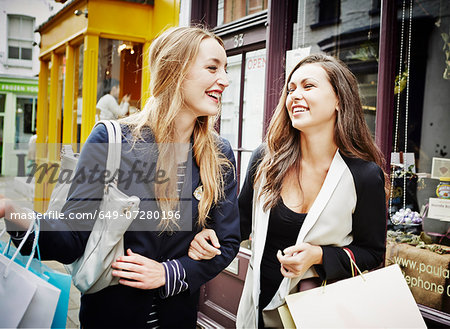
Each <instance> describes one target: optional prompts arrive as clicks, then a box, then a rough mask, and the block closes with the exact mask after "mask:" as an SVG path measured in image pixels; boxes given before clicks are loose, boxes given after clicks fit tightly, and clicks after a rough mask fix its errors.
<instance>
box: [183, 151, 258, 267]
mask: <svg viewBox="0 0 450 329" xmlns="http://www.w3.org/2000/svg"><path fill="white" fill-rule="evenodd" d="M263 150H264V145H260V146H259V147H258V148H257V149H256V150H255V151H253V153H252V156H251V158H250V161H249V165H248V167H247V174H246V176H245V181H244V184H243V186H242V189H241V192H240V193H239V199H238V204H239V216H240V229H241V241H243V240H246V239H248V238H249V236H250V233H251V230H252V203H253V185H254V180H255V175H256V170H257V168H258V165H259V163H260V162H261V160H262V155H263ZM188 255H189V257H191V258H192V259H194V260H201V259H203V260H207V259H211V258H214V257H215V256H216V255H220V243H219V241H218V239H217V235H216V234H215V231H214V230H212V229H203V230H202V231H201V232H199V233H198V234H197V235H196V236H195V237H194V240H192V242H191V245H190V247H189V253H188Z"/></svg>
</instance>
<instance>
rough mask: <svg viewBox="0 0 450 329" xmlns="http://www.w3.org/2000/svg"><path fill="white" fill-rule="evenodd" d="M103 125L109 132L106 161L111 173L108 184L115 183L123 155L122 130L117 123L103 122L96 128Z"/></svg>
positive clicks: (108, 171) (107, 179)
mask: <svg viewBox="0 0 450 329" xmlns="http://www.w3.org/2000/svg"><path fill="white" fill-rule="evenodd" d="M99 124H103V125H104V126H105V127H106V130H107V131H108V157H107V159H106V170H107V173H109V175H108V177H106V182H107V183H111V182H115V180H116V179H117V177H116V176H117V175H118V170H119V168H120V159H121V155H122V129H121V128H120V124H119V123H118V122H117V121H113V120H101V121H98V122H97V123H96V124H95V126H94V127H96V126H97V125H99Z"/></svg>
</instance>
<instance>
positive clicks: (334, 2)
mask: <svg viewBox="0 0 450 329" xmlns="http://www.w3.org/2000/svg"><path fill="white" fill-rule="evenodd" d="M305 1H306V0H305ZM317 10H318V15H317V16H316V17H317V22H316V23H314V24H312V25H311V28H312V29H314V28H317V27H321V26H326V25H332V24H336V23H339V22H340V17H341V1H340V0H320V1H319V4H318V8H317Z"/></svg>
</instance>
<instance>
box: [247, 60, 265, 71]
mask: <svg viewBox="0 0 450 329" xmlns="http://www.w3.org/2000/svg"><path fill="white" fill-rule="evenodd" d="M265 67H266V58H265V57H258V58H250V59H249V60H248V62H247V69H248V70H257V69H263V68H265Z"/></svg>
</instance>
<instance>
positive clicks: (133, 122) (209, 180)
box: [122, 27, 232, 231]
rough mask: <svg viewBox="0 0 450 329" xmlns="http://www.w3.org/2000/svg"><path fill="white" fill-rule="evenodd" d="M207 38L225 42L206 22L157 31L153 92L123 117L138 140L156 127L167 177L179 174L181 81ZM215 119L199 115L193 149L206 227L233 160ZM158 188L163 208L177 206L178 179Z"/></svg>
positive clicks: (167, 224) (165, 225)
mask: <svg viewBox="0 0 450 329" xmlns="http://www.w3.org/2000/svg"><path fill="white" fill-rule="evenodd" d="M207 38H212V39H214V40H216V41H217V42H218V43H219V44H220V45H221V46H222V47H223V46H224V45H223V41H222V40H221V39H220V38H219V37H218V36H216V35H215V34H213V33H211V32H209V31H207V30H206V29H204V28H201V27H175V28H170V29H168V30H167V31H165V32H163V33H162V34H161V35H160V36H158V37H157V38H156V39H155V40H154V41H153V42H152V44H151V46H150V50H149V62H150V78H151V81H150V87H149V93H150V95H152V96H151V97H150V99H149V101H148V102H147V104H146V105H145V107H144V109H143V110H142V111H141V112H139V113H138V114H136V115H133V116H130V117H128V118H126V119H124V120H122V122H124V123H126V124H128V125H130V126H131V127H132V134H133V136H134V139H135V141H137V140H139V139H142V132H143V131H144V129H145V128H150V129H151V132H152V133H153V135H154V137H155V141H156V143H158V151H159V156H158V163H157V169H162V170H164V171H165V172H167V173H168V177H176V171H177V164H176V163H174V162H175V161H174V159H175V152H176V149H175V148H174V147H173V143H174V141H175V134H176V131H175V120H176V118H177V115H178V113H179V110H180V108H182V107H183V106H184V99H185V97H189V95H183V90H182V83H183V81H184V80H185V79H186V76H187V73H188V70H189V68H190V65H191V63H193V61H194V60H195V57H196V56H197V54H198V51H199V47H200V43H201V42H202V41H203V40H204V39H207ZM215 119H216V118H215V117H209V116H202V117H198V118H197V120H196V122H195V126H194V131H193V146H192V151H193V155H194V160H195V161H196V163H197V165H198V166H199V168H200V180H201V183H202V185H203V194H202V197H201V199H200V201H199V204H198V213H199V215H198V224H199V225H200V226H201V227H205V226H206V224H207V218H208V213H209V211H210V209H211V207H212V206H213V205H214V204H215V203H217V202H218V201H219V200H220V199H222V198H223V197H224V179H223V176H224V173H225V171H227V170H229V168H231V166H232V165H231V163H230V161H229V160H228V159H227V158H226V157H225V156H224V155H223V154H222V153H221V151H220V149H219V137H218V135H217V133H216V132H215V130H214V127H213V125H214V122H215ZM188 161H189V159H188ZM155 194H156V198H157V200H158V204H159V206H160V208H161V209H162V210H174V209H175V208H176V207H177V204H178V200H179V198H178V193H177V192H176V179H169V181H168V182H167V184H155ZM177 227H178V224H177V222H176V220H175V218H173V219H172V220H166V221H162V222H161V224H160V228H161V230H168V231H170V230H173V229H176V228H177Z"/></svg>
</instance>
